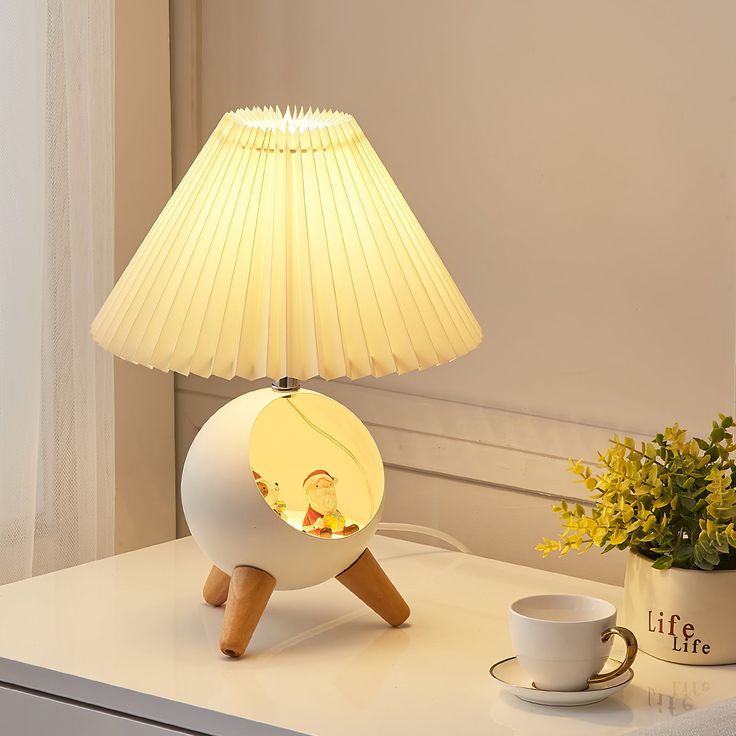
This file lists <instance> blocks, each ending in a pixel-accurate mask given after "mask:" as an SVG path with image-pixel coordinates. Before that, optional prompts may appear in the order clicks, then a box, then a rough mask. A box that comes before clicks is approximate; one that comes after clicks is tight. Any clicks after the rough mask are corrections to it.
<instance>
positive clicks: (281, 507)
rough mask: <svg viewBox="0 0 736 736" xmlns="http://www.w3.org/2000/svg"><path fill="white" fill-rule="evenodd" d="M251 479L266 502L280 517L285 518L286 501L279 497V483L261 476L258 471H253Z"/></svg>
mask: <svg viewBox="0 0 736 736" xmlns="http://www.w3.org/2000/svg"><path fill="white" fill-rule="evenodd" d="M253 480H254V481H255V482H256V485H257V486H258V490H259V491H260V492H261V496H263V498H264V500H265V501H266V503H267V504H268V505H269V506H270V507H271V508H272V509H273V510H274V511H275V512H276V513H277V514H278V515H279V516H280V517H281V518H282V519H286V503H285V502H284V501H282V500H281V498H280V497H279V484H278V483H277V482H276V481H268V480H266V479H265V478H263V477H261V474H260V473H256V471H255V470H254V471H253Z"/></svg>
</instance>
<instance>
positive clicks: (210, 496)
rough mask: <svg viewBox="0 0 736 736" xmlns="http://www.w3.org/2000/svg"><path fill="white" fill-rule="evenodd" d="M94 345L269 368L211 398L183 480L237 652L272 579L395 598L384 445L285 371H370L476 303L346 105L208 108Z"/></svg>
mask: <svg viewBox="0 0 736 736" xmlns="http://www.w3.org/2000/svg"><path fill="white" fill-rule="evenodd" d="M92 335H93V337H94V339H95V340H96V341H97V342H98V343H99V344H100V345H101V346H102V347H103V348H105V349H106V350H109V351H110V352H112V353H114V354H115V355H118V356H120V357H121V358H124V359H126V360H129V361H132V362H134V363H139V364H141V365H144V366H147V367H149V368H158V369H160V370H163V371H176V372H178V373H181V374H183V375H188V374H190V373H194V374H196V375H199V376H205V377H207V376H220V377H222V378H228V379H230V378H233V377H234V376H241V377H243V378H248V379H257V378H262V377H270V378H271V379H273V384H272V387H271V388H264V389H260V390H256V391H251V392H248V393H246V394H244V395H242V396H240V397H238V398H236V399H234V400H232V401H231V402H229V403H228V404H226V405H225V406H224V407H222V408H221V409H220V410H219V411H217V412H216V413H215V414H214V415H213V416H212V417H211V418H210V419H209V420H208V421H207V422H206V423H205V425H204V426H203V427H202V429H201V430H200V431H199V432H198V434H197V436H196V437H195V439H194V442H193V443H192V446H191V448H190V450H189V453H188V455H187V458H186V462H185V464H184V469H183V473H182V479H181V496H182V505H183V508H184V513H185V516H186V519H187V522H188V524H189V527H190V529H191V532H192V534H193V536H194V538H195V539H196V541H197V543H198V544H199V546H200V547H201V549H202V550H203V551H204V553H205V554H206V555H207V556H208V557H209V559H210V560H211V561H212V563H213V567H212V570H211V572H210V575H209V577H208V579H207V581H206V583H205V586H204V598H205V600H206V601H207V602H208V603H210V604H212V605H215V606H219V605H222V604H224V603H226V606H225V617H224V621H223V626H222V635H221V641H220V649H221V650H222V652H223V653H224V654H226V655H228V656H232V657H238V656H240V655H241V654H243V652H244V651H245V649H246V647H247V645H248V642H249V641H250V638H251V636H252V634H253V631H254V629H255V627H256V625H257V623H258V621H259V619H260V617H261V615H262V613H263V611H264V609H265V607H266V604H267V602H268V599H269V597H270V595H271V593H272V591H273V590H274V589H275V588H278V589H295V588H303V587H307V586H310V585H316V584H318V583H321V582H323V581H325V580H327V579H329V578H331V577H337V579H338V580H339V581H340V582H341V583H343V584H344V585H345V586H346V587H347V588H348V589H350V590H351V591H352V592H353V593H355V594H356V595H357V596H358V597H359V598H360V599H361V600H363V601H364V602H365V603H366V604H367V605H368V606H370V607H371V608H373V609H374V610H375V611H376V612H377V613H378V614H379V615H380V616H382V617H383V618H384V620H386V621H387V622H388V623H389V624H391V625H394V626H398V625H400V624H401V623H403V622H404V621H405V620H406V618H407V617H408V616H409V608H408V606H407V605H406V603H405V602H404V600H403V599H402V597H401V596H400V595H399V593H398V592H397V591H396V589H395V588H394V586H393V585H392V584H391V582H390V581H389V579H388V578H387V576H386V575H385V573H384V572H383V571H382V569H381V568H380V566H379V564H378V563H377V562H376V560H375V558H374V557H373V556H372V555H371V553H370V552H369V551H368V549H367V544H368V541H369V540H370V538H371V537H372V535H373V534H374V532H375V530H376V527H377V525H378V521H379V518H380V515H381V507H382V502H383V485H384V477H383V464H382V462H381V457H380V455H379V452H378V449H377V448H376V445H375V443H374V442H373V439H372V438H371V436H370V434H369V432H368V430H367V429H366V428H365V427H364V425H363V424H362V423H361V422H360V421H359V420H358V418H357V417H356V416H355V415H353V414H352V413H351V412H350V411H348V410H347V409H346V408H345V407H343V406H342V405H341V404H339V403H337V402H336V401H333V400H332V399H330V398H328V397H326V396H323V395H321V394H319V393H316V392H314V391H310V390H307V389H304V388H300V384H299V382H300V381H302V380H305V379H308V378H311V377H313V376H321V377H322V378H325V379H334V378H339V377H343V376H344V377H348V378H351V379H356V378H361V377H363V376H383V375H386V374H389V373H406V372H408V371H412V370H416V369H420V370H421V369H424V368H428V367H430V366H434V365H439V364H442V363H447V362H448V361H451V360H454V359H455V358H457V357H458V356H460V355H463V354H465V353H467V352H469V351H470V350H472V349H473V348H475V347H476V346H477V345H478V343H479V342H480V340H481V337H482V333H481V329H480V326H479V325H478V322H477V321H476V319H475V317H474V316H473V314H472V313H471V311H470V309H469V308H468V306H467V304H466V303H465V300H464V299H463V297H462V296H461V294H460V292H459V290H458V288H457V286H456V285H455V283H454V281H453V280H452V278H451V277H450V275H449V274H448V272H447V270H446V268H445V267H444V265H443V263H442V261H441V260H440V258H439V256H438V255H437V253H436V252H435V250H434V248H433V247H432V244H431V243H430V242H429V239H428V238H427V236H426V235H425V233H424V231H423V230H422V228H421V226H420V225H419V223H418V222H417V220H416V218H415V217H414V215H413V214H412V212H411V210H410V209H409V206H408V205H407V203H406V201H405V200H404V198H403V197H402V196H401V193H400V192H399V190H398V188H397V187H396V185H395V184H394V182H393V180H392V179H391V177H390V176H389V174H388V172H387V171H386V169H385V168H384V166H383V164H382V163H381V161H380V160H379V158H378V156H377V155H376V152H375V151H374V150H373V148H372V147H371V145H370V143H369V142H368V140H367V139H366V137H365V135H364V134H363V131H362V130H361V129H360V127H359V126H358V124H357V123H356V121H355V119H354V118H353V117H352V116H351V115H348V114H346V113H342V112H333V111H325V110H317V111H312V110H311V109H310V110H309V111H307V112H306V113H305V112H304V111H303V110H302V111H299V112H298V113H297V112H296V111H294V112H293V113H292V112H291V111H290V110H289V109H287V110H286V113H285V114H282V112H281V111H280V110H279V109H278V108H276V109H273V108H247V109H240V110H236V111H235V112H229V113H226V114H225V115H224V116H223V118H222V119H221V120H220V122H219V124H218V125H217V127H216V128H215V130H214V132H213V133H212V135H211V136H210V138H209V140H208V141H207V143H206V144H205V145H204V148H203V149H202V151H201V152H200V153H199V155H198V156H197V158H196V159H195V161H194V163H193V164H192V166H191V168H190V169H189V171H188V172H187V173H186V175H185V176H184V178H183V179H182V181H181V183H180V184H179V186H178V187H177V189H176V191H175V192H174V193H173V195H172V196H171V199H170V200H169V201H168V203H167V204H166V206H165V207H164V209H163V211H162V212H161V214H160V215H159V217H158V219H157V220H156V222H155V223H154V224H153V227H152V228H151V230H150V232H149V233H148V235H147V236H146V238H145V240H144V241H143V243H142V244H141V246H140V248H139V249H138V251H137V252H136V254H135V255H134V256H133V258H132V259H131V261H130V263H129V265H128V267H127V268H126V269H125V271H124V273H123V274H122V276H121V277H120V280H119V281H118V282H117V284H116V285H115V287H114V288H113V290H112V292H111V294H110V296H109V297H108V299H107V300H106V302H105V303H104V305H103V306H102V308H101V309H100V312H99V314H98V315H97V317H96V318H95V320H94V322H93V323H92Z"/></svg>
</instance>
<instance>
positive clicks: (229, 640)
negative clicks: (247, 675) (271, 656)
mask: <svg viewBox="0 0 736 736" xmlns="http://www.w3.org/2000/svg"><path fill="white" fill-rule="evenodd" d="M275 587H276V579H275V578H274V577H273V576H272V575H269V574H268V573H267V572H264V571H263V570H259V569H258V568H256V567H246V566H242V567H236V568H235V570H233V575H232V578H231V579H230V589H229V592H228V596H227V605H226V606H225V619H224V621H223V622H222V633H221V635H220V651H221V652H222V653H223V654H227V656H228V657H239V656H240V655H241V654H243V652H244V651H245V650H246V648H247V646H248V643H249V642H250V640H251V637H252V636H253V632H254V631H255V629H256V626H257V625H258V622H259V621H260V619H261V616H262V615H263V611H264V609H265V608H266V604H267V603H268V599H269V598H270V597H271V593H273V589H274V588H275Z"/></svg>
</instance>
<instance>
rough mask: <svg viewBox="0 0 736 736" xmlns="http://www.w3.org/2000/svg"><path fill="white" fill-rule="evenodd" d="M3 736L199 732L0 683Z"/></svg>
mask: <svg viewBox="0 0 736 736" xmlns="http://www.w3.org/2000/svg"><path fill="white" fill-rule="evenodd" d="M0 733H2V734H3V736H6V735H7V736H47V735H48V736H102V735H103V734H104V736H174V735H175V736H182V734H190V735H192V734H193V735H194V736H199V734H198V733H197V732H195V731H184V730H181V729H178V728H173V729H172V728H169V727H167V726H163V725H159V724H155V723H150V722H146V721H140V720H137V719H135V718H128V717H125V716H121V715H117V714H115V713H108V712H106V711H100V710H95V709H94V708H91V707H85V706H82V705H78V704H75V703H69V702H66V701H63V700H56V699H54V698H53V697H45V696H43V695H39V694H34V693H30V692H27V691H25V690H13V689H11V688H7V687H2V686H0Z"/></svg>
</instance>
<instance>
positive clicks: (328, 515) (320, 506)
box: [302, 470, 358, 537]
mask: <svg viewBox="0 0 736 736" xmlns="http://www.w3.org/2000/svg"><path fill="white" fill-rule="evenodd" d="M336 483H337V478H333V477H332V476H331V475H330V474H329V473H328V472H327V471H326V470H313V471H312V472H311V473H310V474H309V475H308V476H307V477H306V478H305V479H304V495H305V496H306V497H307V501H309V508H308V509H307V513H306V514H305V516H304V521H303V522H302V529H303V530H304V531H305V532H307V533H308V534H314V535H315V536H318V537H332V535H333V534H337V535H340V536H345V535H347V534H353V533H354V532H357V531H358V525H357V524H348V525H346V524H345V517H344V516H343V515H342V514H341V513H340V511H339V510H338V508H337V492H336V491H335V484H336Z"/></svg>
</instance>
